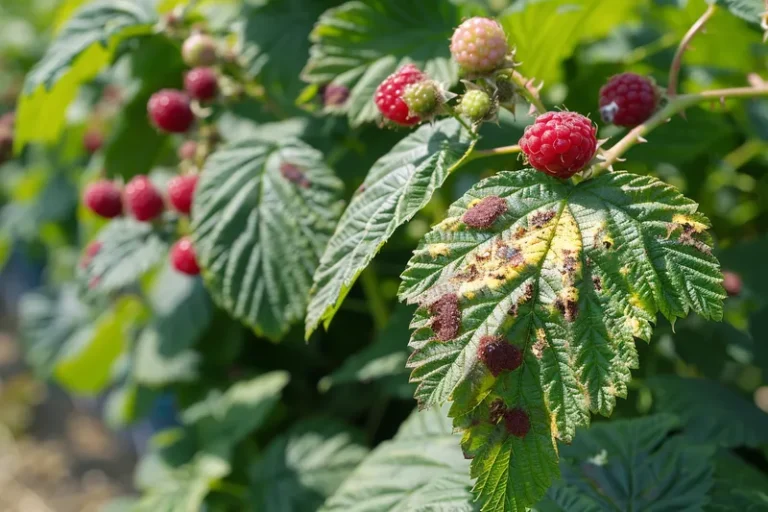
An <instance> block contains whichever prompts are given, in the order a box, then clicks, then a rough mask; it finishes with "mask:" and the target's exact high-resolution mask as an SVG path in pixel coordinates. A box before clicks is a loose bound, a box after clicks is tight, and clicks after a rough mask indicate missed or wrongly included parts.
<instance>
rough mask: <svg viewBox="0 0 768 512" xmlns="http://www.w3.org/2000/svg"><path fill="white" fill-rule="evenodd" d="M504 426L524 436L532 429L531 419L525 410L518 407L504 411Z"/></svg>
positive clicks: (509, 430)
mask: <svg viewBox="0 0 768 512" xmlns="http://www.w3.org/2000/svg"><path fill="white" fill-rule="evenodd" d="M504 426H505V427H506V428H507V432H509V433H510V434H512V435H513V436H516V437H521V438H522V437H525V435H526V434H527V433H528V431H529V430H531V420H530V419H529V418H528V414H527V413H526V412H525V411H524V410H522V409H520V408H519V407H516V408H514V409H509V410H508V411H507V412H505V413H504Z"/></svg>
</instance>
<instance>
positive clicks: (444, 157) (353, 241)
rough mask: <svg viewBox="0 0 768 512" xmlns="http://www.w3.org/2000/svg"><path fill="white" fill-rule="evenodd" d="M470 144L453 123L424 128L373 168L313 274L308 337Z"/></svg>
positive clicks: (327, 321) (456, 164)
mask: <svg viewBox="0 0 768 512" xmlns="http://www.w3.org/2000/svg"><path fill="white" fill-rule="evenodd" d="M474 144H475V141H473V140H472V139H471V138H470V137H469V136H468V135H466V132H465V131H464V130H463V129H462V127H461V125H460V124H459V123H458V122H457V121H456V120H454V119H446V120H443V121H439V122H437V123H434V124H430V125H424V126H422V127H421V128H419V129H418V130H416V131H415V132H414V133H412V134H410V135H409V136H408V137H406V138H405V139H403V140H402V141H400V142H399V143H397V144H396V145H395V147H394V148H392V150H391V151H390V152H389V153H387V154H386V155H384V156H383V157H381V158H380V159H379V160H378V161H377V162H376V163H375V164H374V165H373V167H372V168H371V170H370V171H369V172H368V176H366V178H365V181H364V182H363V185H362V187H361V188H360V189H359V191H358V193H357V194H356V195H355V196H354V198H353V199H352V201H351V203H350V204H349V207H348V208H347V210H346V211H345V212H344V215H342V217H341V220H340V221H339V224H338V226H336V231H335V232H334V234H333V237H332V238H331V240H330V242H328V247H327V248H326V249H325V253H324V254H323V257H322V259H321V260H320V266H319V268H318V269H317V272H316V273H315V277H314V284H313V286H312V297H311V299H310V303H309V308H308V311H307V320H306V333H307V337H309V335H310V334H312V332H313V331H314V330H315V329H317V326H318V325H319V324H320V322H323V324H324V325H325V327H326V328H327V327H328V325H329V324H330V322H331V319H333V316H334V314H335V313H336V311H337V310H338V309H339V307H340V306H341V303H342V302H343V301H344V297H346V295H347V293H349V290H350V288H351V287H352V284H353V283H354V282H355V280H357V277H358V276H359V275H360V273H361V272H362V271H363V269H365V267H367V266H368V264H369V263H370V262H371V260H372V259H373V257H374V256H375V255H376V253H378V252H379V250H380V249H381V247H382V246H383V245H384V244H385V243H386V241H387V240H388V239H389V237H391V236H392V234H393V233H394V232H395V230H396V229H397V228H398V227H399V226H401V225H403V224H405V223H406V222H408V221H409V220H411V218H413V216H414V215H416V213H417V212H418V211H419V210H421V209H422V208H423V207H424V206H426V204H427V203H428V202H429V200H430V199H431V198H432V194H433V193H434V192H435V190H437V189H438V188H440V187H441V186H442V185H443V183H444V182H445V180H446V178H447V177H448V175H449V174H450V173H451V172H452V171H453V170H455V169H456V168H457V167H459V165H461V163H462V161H463V160H464V158H465V157H466V156H467V155H468V154H469V152H470V151H471V150H472V148H473V146H474Z"/></svg>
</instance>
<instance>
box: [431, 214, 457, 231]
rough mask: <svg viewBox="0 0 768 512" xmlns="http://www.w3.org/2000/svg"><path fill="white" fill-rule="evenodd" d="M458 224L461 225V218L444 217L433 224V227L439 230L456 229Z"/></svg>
mask: <svg viewBox="0 0 768 512" xmlns="http://www.w3.org/2000/svg"><path fill="white" fill-rule="evenodd" d="M459 226H461V219H460V218H459V217H446V218H444V219H443V220H442V221H441V222H440V223H439V224H438V225H436V226H435V229H438V230H440V231H457V230H458V229H459Z"/></svg>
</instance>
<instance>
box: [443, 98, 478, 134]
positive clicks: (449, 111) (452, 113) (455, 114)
mask: <svg viewBox="0 0 768 512" xmlns="http://www.w3.org/2000/svg"><path fill="white" fill-rule="evenodd" d="M443 110H444V111H445V112H446V113H447V114H449V115H450V116H451V117H453V118H454V119H456V120H457V121H458V122H459V123H461V126H463V127H464V128H465V129H466V130H467V132H469V135H470V136H471V137H472V138H473V139H476V138H477V132H476V131H475V130H474V129H473V128H472V126H471V125H470V124H469V123H467V122H466V121H465V120H464V119H463V118H462V117H461V114H459V113H458V112H457V111H456V109H455V108H453V107H452V106H450V105H449V104H447V103H446V104H444V105H443Z"/></svg>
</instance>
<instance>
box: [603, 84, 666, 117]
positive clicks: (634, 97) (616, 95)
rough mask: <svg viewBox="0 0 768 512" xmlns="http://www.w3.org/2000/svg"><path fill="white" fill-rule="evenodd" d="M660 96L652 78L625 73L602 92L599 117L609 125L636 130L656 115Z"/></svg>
mask: <svg viewBox="0 0 768 512" xmlns="http://www.w3.org/2000/svg"><path fill="white" fill-rule="evenodd" d="M658 102H659V95H658V93H657V92H656V84H655V83H654V82H653V80H651V79H650V78H647V77H644V76H641V75H636V74H634V73H622V74H620V75H616V76H614V77H612V78H611V79H610V80H608V83H607V84H605V85H604V86H602V87H601V88H600V116H601V117H602V118H603V121H605V122H606V123H613V124H615V125H616V126H626V127H627V128H633V127H635V126H637V125H639V124H640V123H642V122H643V121H645V120H646V119H648V118H649V117H651V115H653V112H654V111H655V110H656V105H657V104H658Z"/></svg>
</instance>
